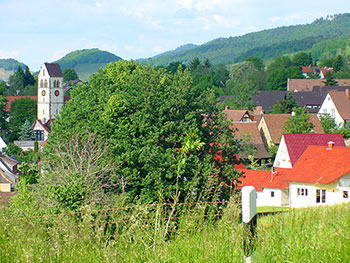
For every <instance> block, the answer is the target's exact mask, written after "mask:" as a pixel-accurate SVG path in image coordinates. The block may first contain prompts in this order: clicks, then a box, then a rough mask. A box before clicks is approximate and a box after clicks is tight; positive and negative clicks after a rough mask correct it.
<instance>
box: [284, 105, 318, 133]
mask: <svg viewBox="0 0 350 263" xmlns="http://www.w3.org/2000/svg"><path fill="white" fill-rule="evenodd" d="M293 111H294V116H293V115H292V116H290V117H289V118H288V120H287V121H286V122H285V124H284V131H285V133H309V132H310V131H311V130H312V129H313V128H314V125H313V124H312V123H311V122H310V114H309V113H306V112H305V109H304V108H294V109H293Z"/></svg>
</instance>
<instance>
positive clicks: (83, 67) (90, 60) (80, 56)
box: [55, 48, 122, 80]
mask: <svg viewBox="0 0 350 263" xmlns="http://www.w3.org/2000/svg"><path fill="white" fill-rule="evenodd" d="M121 59H122V58H120V57H118V56H116V55H114V54H112V53H110V52H108V51H103V50H99V49H98V48H92V49H82V50H76V51H73V52H70V53H68V54H67V55H65V56H64V57H63V58H61V59H59V60H57V61H55V62H56V63H58V64H59V65H60V66H61V69H62V71H63V70H64V69H66V68H72V69H75V71H76V72H77V74H78V76H79V78H80V79H82V80H87V79H88V77H89V76H90V75H91V74H93V73H96V72H97V70H98V69H99V68H102V67H105V66H106V65H107V64H108V63H110V62H115V61H118V60H121Z"/></svg>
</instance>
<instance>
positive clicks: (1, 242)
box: [0, 203, 350, 262]
mask: <svg viewBox="0 0 350 263" xmlns="http://www.w3.org/2000/svg"><path fill="white" fill-rule="evenodd" d="M239 210H240V209H239V207H238V206H237V205H236V204H234V203H229V204H228V205H227V206H226V207H225V208H222V207H220V206H217V205H215V207H214V205H212V204H210V205H209V204H197V205H196V206H191V207H187V208H185V207H182V208H181V211H179V209H178V208H176V207H173V206H164V205H153V206H140V207H131V208H127V209H110V210H100V211H89V209H88V208H86V210H85V211H83V212H82V213H75V214H70V213H67V214H60V215H47V216H41V217H31V218H26V217H21V218H19V217H17V218H16V217H14V215H13V213H12V212H11V211H10V210H8V209H7V208H1V209H0V251H1V253H0V262H243V246H242V238H243V228H242V224H241V223H240V212H239ZM349 215H350V204H344V205H338V206H332V207H319V208H309V209H298V210H289V211H285V212H281V213H275V214H271V215H266V214H264V215H263V216H259V218H258V227H257V233H258V235H257V238H256V251H255V254H254V258H255V261H254V262H350V236H349V234H348V233H349V231H350V217H349Z"/></svg>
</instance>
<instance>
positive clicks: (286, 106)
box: [272, 92, 298, 113]
mask: <svg viewBox="0 0 350 263" xmlns="http://www.w3.org/2000/svg"><path fill="white" fill-rule="evenodd" d="M296 107H298V104H297V103H296V101H295V99H294V96H293V93H292V92H288V93H287V95H286V97H285V99H284V100H281V101H280V102H278V103H277V104H275V105H273V107H272V113H291V112H292V111H293V108H296Z"/></svg>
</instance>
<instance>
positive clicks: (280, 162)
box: [273, 136, 292, 168]
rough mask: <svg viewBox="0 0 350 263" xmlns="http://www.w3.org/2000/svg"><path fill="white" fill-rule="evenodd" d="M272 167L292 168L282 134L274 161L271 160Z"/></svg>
mask: <svg viewBox="0 0 350 263" xmlns="http://www.w3.org/2000/svg"><path fill="white" fill-rule="evenodd" d="M273 167H280V168H292V163H291V161H290V157H289V153H288V149H287V145H286V142H285V140H284V136H282V139H281V142H280V144H279V146H278V150H277V154H276V158H275V161H274V162H273Z"/></svg>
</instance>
